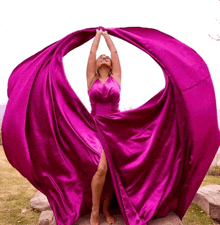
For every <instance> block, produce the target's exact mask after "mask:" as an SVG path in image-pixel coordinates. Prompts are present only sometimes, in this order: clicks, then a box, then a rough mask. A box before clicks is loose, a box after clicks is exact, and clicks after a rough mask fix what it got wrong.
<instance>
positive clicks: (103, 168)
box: [90, 150, 108, 225]
mask: <svg viewBox="0 0 220 225" xmlns="http://www.w3.org/2000/svg"><path fill="white" fill-rule="evenodd" d="M107 169H108V166H107V161H106V156H105V152H104V150H102V155H101V159H100V162H99V165H98V169H97V171H96V173H95V175H94V176H93V178H92V183H91V188H92V213H91V218H90V223H91V225H99V207H100V198H101V194H102V189H103V186H104V183H105V178H106V173H107Z"/></svg>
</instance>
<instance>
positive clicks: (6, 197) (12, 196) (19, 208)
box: [0, 157, 40, 225]
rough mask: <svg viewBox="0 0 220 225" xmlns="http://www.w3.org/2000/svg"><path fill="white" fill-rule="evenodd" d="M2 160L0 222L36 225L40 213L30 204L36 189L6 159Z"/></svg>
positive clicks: (0, 162)
mask: <svg viewBox="0 0 220 225" xmlns="http://www.w3.org/2000/svg"><path fill="white" fill-rule="evenodd" d="M0 160H1V161H0V187H1V188H0V203H1V204H0V205H1V207H0V224H1V225H15V224H23V225H36V224H37V223H38V219H39V216H40V213H39V212H38V211H36V210H35V211H33V210H32V208H31V207H30V206H29V203H30V199H31V198H32V197H33V196H34V195H35V193H36V189H35V188H34V187H33V186H32V185H31V184H30V182H29V181H28V180H27V179H25V178H24V177H23V176H21V175H20V173H19V172H18V171H17V170H15V169H14V168H13V167H12V166H11V165H10V164H9V163H8V161H7V160H6V159H4V158H3V157H1V158H0Z"/></svg>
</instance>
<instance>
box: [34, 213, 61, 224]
mask: <svg viewBox="0 0 220 225" xmlns="http://www.w3.org/2000/svg"><path fill="white" fill-rule="evenodd" d="M38 225H57V223H56V220H55V217H54V215H53V211H52V210H46V211H43V212H42V213H41V214H40V218H39V220H38Z"/></svg>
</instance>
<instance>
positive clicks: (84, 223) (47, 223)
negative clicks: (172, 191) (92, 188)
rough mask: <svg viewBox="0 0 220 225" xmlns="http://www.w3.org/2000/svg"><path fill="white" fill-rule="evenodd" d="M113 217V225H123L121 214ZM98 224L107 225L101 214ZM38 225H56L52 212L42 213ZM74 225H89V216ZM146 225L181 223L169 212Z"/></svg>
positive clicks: (81, 218)
mask: <svg viewBox="0 0 220 225" xmlns="http://www.w3.org/2000/svg"><path fill="white" fill-rule="evenodd" d="M113 217H114V218H115V223H114V225H125V222H124V219H123V217H122V215H121V214H119V213H117V214H115V213H113ZM99 224H100V225H108V223H107V222H106V220H105V216H104V214H102V213H100V216H99ZM39 225H56V222H55V218H54V215H53V212H52V211H50V210H48V211H44V212H42V213H41V216H40V219H39ZM74 225H90V214H89V215H86V216H84V217H80V218H79V219H78V221H77V222H76V223H74ZM148 225H182V222H181V220H180V219H179V217H178V216H177V215H176V214H175V213H173V212H170V213H169V214H168V215H167V216H166V217H163V218H158V219H154V220H151V221H149V223H148Z"/></svg>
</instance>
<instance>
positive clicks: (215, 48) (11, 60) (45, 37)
mask: <svg viewBox="0 0 220 225" xmlns="http://www.w3.org/2000/svg"><path fill="white" fill-rule="evenodd" d="M219 12H220V1H219V0H209V1H208V0H185V1H177V0H166V1H164V0H154V1H152V0H137V1H118V0H111V1H100V0H98V1H95V0H93V1H91V0H88V1H73V0H63V1H60V0H59V1H58V0H38V1H34V0H32V1H30V0H19V1H18V0H9V1H6V0H5V1H3V0H0V104H3V103H6V102H7V94H6V91H7V81H8V78H9V76H10V73H11V72H12V70H13V69H14V68H15V67H16V66H17V65H18V64H19V63H20V62H22V61H23V60H24V59H26V58H27V57H29V56H31V55H33V54H34V53H36V52H38V51H40V50H41V49H42V48H44V47H46V46H48V45H49V44H51V43H53V42H55V41H58V40H59V39H61V38H63V37H64V36H66V35H68V34H69V33H72V32H74V31H77V30H81V29H84V28H89V27H98V26H103V27H128V26H141V27H151V28H155V29H158V30H161V31H163V32H165V33H168V34H169V35H171V36H173V37H175V38H177V39H178V40H180V41H182V42H184V43H185V44H187V45H189V46H190V47H192V48H194V49H195V50H196V51H197V52H198V53H199V54H200V55H201V56H202V57H203V59H204V60H205V61H206V63H207V65H208V67H209V70H210V72H211V76H212V80H213V83H214V87H215V90H216V96H217V106H218V108H219V109H220V64H219V61H220V42H217V41H214V40H213V39H211V38H210V37H209V36H208V34H212V35H213V36H216V34H217V33H220V24H218V23H217V21H216V20H215V18H219V17H220V15H219ZM112 39H113V41H114V43H115V45H116V48H117V50H118V53H119V57H120V61H121V66H122V76H123V78H122V93H121V105H120V108H121V109H124V108H128V107H130V106H131V107H137V106H140V105H141V104H143V103H145V102H146V101H147V100H148V99H149V98H150V97H152V96H153V95H155V94H156V93H157V92H158V91H160V90H161V89H162V88H163V87H164V78H163V74H162V71H161V69H160V67H159V66H158V65H157V64H156V63H155V62H154V61H153V60H152V59H151V58H150V57H149V56H148V55H146V53H144V52H142V51H141V50H139V49H137V48H136V47H134V46H132V45H130V44H128V43H126V42H124V41H122V40H120V39H117V38H114V37H112ZM91 43H92V40H91V41H89V42H87V43H86V44H84V45H82V46H80V47H78V48H77V49H75V50H73V51H71V52H70V53H69V54H68V55H67V56H65V57H64V68H65V71H66V76H67V78H68V79H69V82H70V83H71V85H72V87H73V89H74V90H75V91H76V93H77V94H78V96H79V97H80V99H81V100H82V102H83V103H84V104H85V105H86V107H87V108H88V109H89V101H88V96H87V90H86V79H85V78H86V64H87V59H88V54H89V50H90V47H91ZM101 53H106V54H109V52H108V49H107V47H106V44H105V42H104V40H103V39H102V40H101V43H100V47H99V50H98V54H101Z"/></svg>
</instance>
